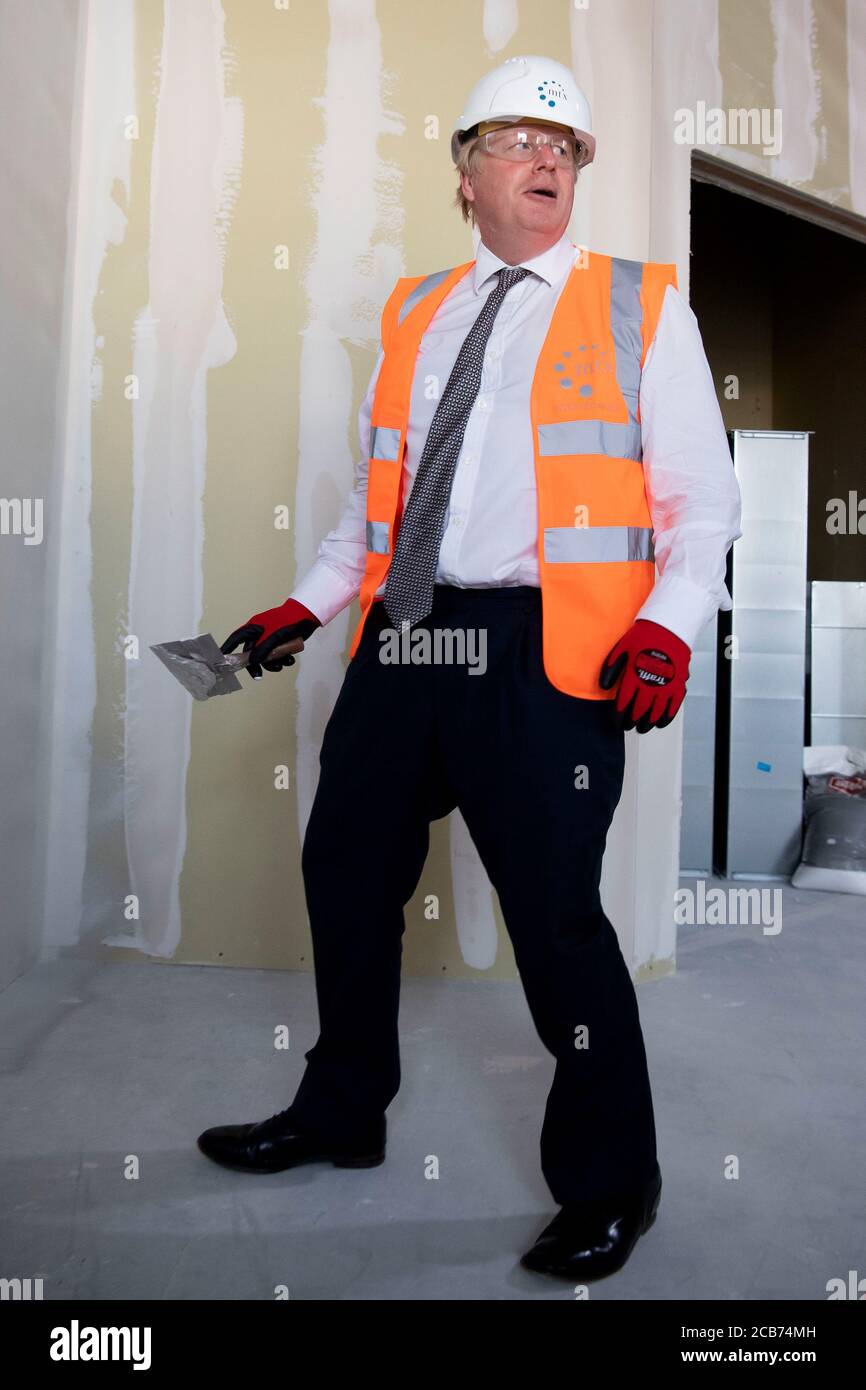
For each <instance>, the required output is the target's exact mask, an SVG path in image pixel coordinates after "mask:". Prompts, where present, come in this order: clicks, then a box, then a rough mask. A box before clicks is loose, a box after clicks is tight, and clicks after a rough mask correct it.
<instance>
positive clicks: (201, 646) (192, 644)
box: [150, 632, 304, 700]
mask: <svg viewBox="0 0 866 1390" xmlns="http://www.w3.org/2000/svg"><path fill="white" fill-rule="evenodd" d="M150 650H151V651H152V652H155V653H156V655H157V656H158V657H159V659H160V661H161V662H162V663H163V665H164V666H167V667H168V669H169V671H171V673H172V675H173V676H176V677H177V679H178V680H179V681H180V683H181V685H182V686H183V688H184V690H188V691H189V693H190V695H192V697H193V699H195V700H209V699H210V698H211V696H212V695H231V694H233V692H234V691H235V690H243V686H242V685H241V683H240V681H239V680H238V678H237V676H236V674H235V672H236V671H242V670H243V669H244V667H245V666H246V665H248V663H249V659H250V653H249V652H222V651H220V649H219V647H218V646H217V641H216V638H215V637H214V635H213V633H212V632H205V633H204V634H203V635H202V636H201V637H189V638H187V639H186V640H181V641H180V642H160V643H158V644H157V645H156V646H152V647H151V649H150ZM303 650H304V643H303V640H302V639H301V638H300V637H293V638H292V640H291V641H290V642H284V643H283V645H282V646H280V647H275V648H274V650H273V651H272V652H271V655H270V658H269V659H270V660H271V661H273V660H277V661H279V660H280V659H283V660H285V659H286V658H287V657H288V656H290V654H291V653H292V652H302V651H303ZM289 664H290V665H294V660H292V661H291V662H290V663H289Z"/></svg>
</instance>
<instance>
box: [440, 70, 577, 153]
mask: <svg viewBox="0 0 866 1390" xmlns="http://www.w3.org/2000/svg"><path fill="white" fill-rule="evenodd" d="M527 116H531V117H534V118H535V119H536V120H541V121H550V122H552V123H553V124H556V125H565V126H570V128H571V129H572V130H573V131H574V133H575V135H576V136H577V138H578V140H580V141H582V143H583V147H584V148H583V149H582V150H581V151H580V154H579V161H578V162H579V165H583V164H590V163H591V162H592V160H593V159H594V157H595V137H594V136H593V134H592V113H591V111H590V109H589V102H588V101H587V99H586V97H585V96H584V94H583V92H582V91H581V89H580V87H578V85H577V83H576V82H575V80H574V74H573V73H572V71H571V69H570V68H567V67H566V66H565V64H564V63H557V62H556V60H555V59H554V58H540V57H538V55H537V54H533V53H525V54H521V56H520V57H517V58H506V60H505V62H504V63H500V65H499V67H497V68H493V69H492V70H491V71H490V72H488V73H486V74H485V76H484V77H482V78H481V81H480V82H476V83H475V86H474V87H473V88H472V91H471V92H470V93H469V95H468V97H467V98H466V104H465V106H464V108H463V111H462V113H461V115H460V116H459V118H458V121H457V124H456V126H455V127H454V133H453V135H452V136H451V158H452V159H453V160H454V163H455V164H456V163H457V155H458V152H459V150H460V146H461V144H462V137H464V136H465V134H466V132H467V131H469V130H471V129H472V127H473V126H476V125H478V124H479V123H480V122H481V121H519V120H521V119H524V118H526V117H527Z"/></svg>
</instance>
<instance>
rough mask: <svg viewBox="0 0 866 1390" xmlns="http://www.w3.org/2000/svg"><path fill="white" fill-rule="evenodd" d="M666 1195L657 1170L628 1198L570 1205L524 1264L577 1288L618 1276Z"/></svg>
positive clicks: (525, 1259)
mask: <svg viewBox="0 0 866 1390" xmlns="http://www.w3.org/2000/svg"><path fill="white" fill-rule="evenodd" d="M661 1191H662V1175H661V1170H660V1169H659V1167H658V1165H656V1170H655V1173H654V1174H653V1176H652V1177H651V1178H650V1179H649V1180H648V1181H647V1182H646V1183H645V1184H644V1185H643V1187H640V1188H638V1190H637V1191H636V1192H634V1193H632V1194H631V1195H630V1196H628V1197H623V1198H621V1199H619V1200H616V1199H613V1200H611V1199H603V1198H600V1199H599V1200H598V1201H596V1202H572V1203H566V1205H565V1206H563V1207H561V1208H560V1210H559V1211H558V1212H557V1214H556V1216H555V1217H554V1218H553V1220H552V1221H551V1223H550V1225H549V1226H545V1228H544V1230H543V1231H542V1232H541V1235H540V1236H539V1237H538V1239H537V1240H536V1242H535V1244H534V1245H533V1247H532V1249H531V1250H527V1252H526V1254H525V1255H523V1256H521V1260H520V1263H521V1264H522V1265H523V1266H524V1268H525V1269H532V1270H536V1271H538V1272H539V1273H541V1274H558V1275H560V1276H561V1277H562V1278H565V1279H570V1280H572V1281H573V1282H574V1283H584V1282H586V1281H588V1280H590V1279H604V1278H606V1276H607V1275H608V1274H615V1273H616V1271H617V1270H618V1269H622V1267H623V1265H624V1264H625V1262H626V1260H627V1259H628V1257H629V1255H630V1254H631V1252H632V1250H633V1249H634V1247H635V1245H636V1244H637V1242H638V1240H639V1238H640V1237H641V1236H642V1235H643V1233H644V1231H648V1230H649V1228H650V1226H651V1225H652V1224H653V1222H654V1221H655V1219H656V1211H657V1210H658V1204H659V1198H660V1197H661Z"/></svg>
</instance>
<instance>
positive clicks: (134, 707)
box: [106, 0, 243, 956]
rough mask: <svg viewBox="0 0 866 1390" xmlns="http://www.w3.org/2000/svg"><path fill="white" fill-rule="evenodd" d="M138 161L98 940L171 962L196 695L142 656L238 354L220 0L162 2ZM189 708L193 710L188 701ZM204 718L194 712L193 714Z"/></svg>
mask: <svg viewBox="0 0 866 1390" xmlns="http://www.w3.org/2000/svg"><path fill="white" fill-rule="evenodd" d="M164 14H165V27H164V31H163V43H162V53H161V60H160V68H159V72H160V87H159V94H158V97H157V105H156V119H155V129H154V145H153V158H152V166H151V198H152V202H151V219H150V245H149V248H148V286H149V296H150V297H149V301H148V303H147V305H146V306H145V307H144V308H143V309H142V310H141V312H140V314H139V315H138V317H137V319H136V322H135V326H134V342H133V361H132V371H133V372H134V374H135V376H136V378H137V380H138V382H139V383H140V391H141V395H140V399H139V400H138V401H136V402H134V403H133V503H132V539H131V550H130V573H129V630H130V632H131V633H133V634H135V635H136V636H137V637H138V640H139V643H140V659H139V660H137V661H128V662H127V663H126V677H127V680H126V710H125V725H124V772H125V778H124V812H125V818H124V824H125V833H126V848H127V858H128V866H129V892H130V893H132V894H135V895H136V897H137V898H138V900H139V905H140V906H139V910H140V918H139V920H138V922H137V923H135V925H134V927H131V928H130V932H129V934H120V935H118V936H115V937H113V938H106V941H107V944H110V945H125V946H134V947H138V948H139V949H141V950H145V951H148V952H149V953H150V954H152V955H157V956H170V955H171V954H173V952H174V951H175V949H176V948H177V945H178V942H179V940H180V932H181V920H180V892H179V888H180V875H181V870H182V866H183V857H184V852H185V848H186V780H187V772H188V768H189V757H190V726H191V719H192V709H193V703H194V702H193V701H192V700H191V699H190V696H189V695H188V693H187V692H186V691H185V690H183V689H182V687H181V686H180V685H179V684H178V682H176V681H173V680H171V679H166V671H165V668H164V667H163V666H162V665H161V663H160V662H159V661H157V659H156V658H155V657H154V656H153V654H152V652H150V650H149V647H150V645H151V644H152V643H154V642H165V641H170V640H173V639H176V638H181V637H187V636H191V635H193V634H195V633H198V632H199V630H200V626H199V625H200V622H201V615H202V588H203V585H202V554H203V542H204V535H203V519H202V495H203V493H204V486H205V462H206V450H207V418H206V409H207V374H208V371H209V370H210V369H211V368H214V367H219V366H223V365H224V364H225V363H226V362H228V361H230V360H231V358H232V357H233V356H234V354H235V350H236V343H235V338H234V335H233V333H232V331H231V328H230V327H229V324H228V321H227V319H226V315H225V310H224V306H223V301H222V272H223V246H224V237H225V229H226V220H227V218H228V215H229V209H230V208H231V205H232V202H233V198H234V195H235V191H236V185H237V177H238V175H237V171H238V170H239V168H240V164H241V159H242V142H243V123H242V113H241V110H240V105H239V103H238V102H237V101H233V100H228V99H227V98H226V96H225V66H226V63H227V61H228V57H227V54H226V52H225V49H224V24H225V16H224V14H223V9H222V5H221V4H220V3H219V0H201V3H198V4H195V5H190V4H187V3H183V2H182V0H166V5H165V11H164ZM197 708H198V707H197ZM203 708H204V710H205V711H206V709H207V706H204V707H203Z"/></svg>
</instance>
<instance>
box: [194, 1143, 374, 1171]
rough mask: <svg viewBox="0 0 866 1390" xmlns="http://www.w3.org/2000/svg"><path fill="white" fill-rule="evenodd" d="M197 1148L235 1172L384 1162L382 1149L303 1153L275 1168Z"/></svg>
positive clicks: (365, 1165) (369, 1166)
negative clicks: (231, 1161) (374, 1150)
mask: <svg viewBox="0 0 866 1390" xmlns="http://www.w3.org/2000/svg"><path fill="white" fill-rule="evenodd" d="M198 1149H199V1151H200V1152H201V1153H203V1154H204V1156H205V1158H209V1159H210V1161H211V1163H218V1164H219V1166H220V1168H231V1169H232V1170H233V1172H235V1173H286V1172H288V1171H289V1169H290V1168H299V1167H300V1166H301V1165H302V1164H304V1163H333V1165H334V1167H335V1168H378V1167H379V1165H380V1164H381V1163H384V1162H385V1151H384V1149H383V1150H382V1151H381V1153H377V1154H359V1155H351V1156H350V1155H348V1154H346V1155H337V1154H329V1153H321V1154H305V1155H304V1157H303V1158H299V1159H298V1160H297V1161H296V1162H294V1163H281V1164H280V1165H279V1166H278V1167H275V1168H254V1167H250V1166H248V1165H247V1164H246V1163H230V1162H229V1161H228V1160H226V1159H223V1158H215V1157H214V1155H213V1154H209V1153H208V1151H207V1149H203V1148H202V1146H201V1144H199V1145H198Z"/></svg>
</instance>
